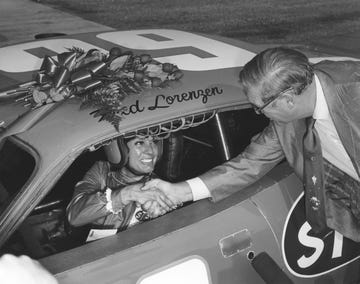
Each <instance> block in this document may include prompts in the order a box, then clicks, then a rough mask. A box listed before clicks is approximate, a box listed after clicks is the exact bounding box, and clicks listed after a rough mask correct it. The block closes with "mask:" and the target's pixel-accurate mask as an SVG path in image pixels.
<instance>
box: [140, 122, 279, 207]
mask: <svg viewBox="0 0 360 284" xmlns="http://www.w3.org/2000/svg"><path fill="white" fill-rule="evenodd" d="M284 157H285V156H284V152H283V150H282V147H281V145H280V142H279V139H278V136H277V134H276V131H275V126H274V124H273V123H272V122H271V123H270V124H269V126H268V127H267V128H265V129H264V131H263V132H261V133H260V134H258V135H256V136H254V137H253V138H252V141H251V143H250V145H249V146H248V147H247V148H246V149H245V151H244V152H242V153H241V154H239V155H238V156H237V157H235V158H233V159H231V160H230V161H228V162H225V163H224V164H222V165H220V166H217V167H215V168H213V169H211V170H209V171H208V172H206V173H204V174H202V175H200V176H199V177H197V178H195V179H191V180H188V181H187V182H180V183H175V184H172V183H168V182H165V181H162V180H159V179H156V180H152V181H150V182H148V183H147V184H146V185H145V186H144V187H143V190H147V189H150V188H154V187H156V188H159V189H161V190H162V191H163V192H164V193H165V194H166V195H167V196H168V197H169V198H171V199H172V201H173V202H177V203H180V202H186V201H191V200H198V199H201V198H207V197H211V199H212V200H213V201H219V200H221V199H223V198H225V197H227V196H229V195H231V194H233V193H235V192H237V191H239V190H241V189H242V188H245V187H247V186H249V185H251V184H252V183H254V182H255V181H257V180H258V179H260V178H261V177H262V176H264V175H265V174H266V173H267V172H268V171H270V170H271V169H272V168H273V167H274V166H275V165H276V164H278V163H279V162H280V161H281V160H283V159H284ZM199 190H200V193H199Z"/></svg>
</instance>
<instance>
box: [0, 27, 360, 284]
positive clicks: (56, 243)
mask: <svg viewBox="0 0 360 284" xmlns="http://www.w3.org/2000/svg"><path fill="white" fill-rule="evenodd" d="M72 46H76V47H80V48H83V49H85V50H87V49H91V48H97V49H99V50H102V51H104V52H105V51H106V50H110V49H111V48H112V47H114V46H118V47H121V48H123V49H129V50H132V51H133V52H135V53H149V54H151V55H152V57H153V58H155V59H156V60H158V61H159V62H171V63H173V64H176V65H177V66H178V67H179V68H180V69H181V70H182V71H183V74H184V76H183V77H182V78H181V79H180V80H179V81H177V82H174V84H171V85H170V86H169V87H167V88H152V89H148V90H145V91H144V92H143V93H141V94H139V95H131V96H128V97H126V98H125V100H124V105H126V106H128V110H129V111H128V112H127V113H126V114H125V115H124V117H123V119H122V120H121V122H120V125H119V130H116V129H115V128H114V126H113V125H111V124H110V123H108V122H107V121H101V122H99V121H98V119H96V118H94V117H93V116H91V115H90V114H89V113H90V110H80V108H79V106H80V103H79V100H77V99H75V98H70V99H67V100H64V101H61V102H58V103H55V104H48V105H45V106H42V107H39V108H36V109H33V110H29V108H27V107H25V106H24V103H22V102H16V98H12V97H11V95H9V93H8V92H6V90H9V89H12V88H14V87H16V86H20V85H21V84H23V83H24V82H28V81H31V80H32V78H33V76H34V74H35V73H36V72H37V70H38V69H39V68H40V66H41V63H42V60H43V58H44V56H45V55H49V56H55V55H56V54H57V53H61V52H64V51H66V48H69V47H72ZM264 48H265V46H256V45H252V44H248V43H244V42H240V41H237V40H233V39H226V38H220V37H216V36H208V35H201V34H193V33H188V32H183V31H175V30H160V29H159V30H134V31H111V32H104V33H87V34H79V35H71V36H62V37H56V38H48V39H40V40H37V41H33V42H27V43H21V44H18V45H15V46H8V47H3V48H0V62H1V63H0V82H1V90H2V91H3V93H2V94H3V96H2V97H0V100H1V104H0V123H1V127H2V130H1V132H0V139H1V140H0V158H1V159H2V160H1V162H0V164H1V167H0V174H1V175H2V176H1V175H0V180H1V182H0V185H1V187H0V189H1V191H2V192H1V203H0V204H1V206H0V214H1V215H0V247H1V248H2V249H1V251H2V253H4V252H14V253H22V254H28V255H30V256H32V257H34V258H37V259H39V261H40V262H41V263H42V264H43V265H44V266H45V267H46V268H47V269H48V270H50V271H51V272H52V273H53V274H55V275H56V277H57V278H58V280H59V282H60V283H137V284H150V283H168V282H169V281H171V283H185V282H186V283H226V284H230V283H262V282H263V281H264V279H265V280H266V281H267V282H268V283H271V280H269V279H270V278H269V276H268V273H269V270H270V272H271V271H275V270H279V274H278V277H280V278H277V279H281V277H283V278H285V279H291V281H293V283H340V282H342V281H344V280H345V279H348V277H349V275H353V272H354V271H357V266H356V264H357V262H356V259H357V258H358V255H359V249H358V247H357V245H356V243H353V242H351V241H350V240H346V239H344V238H342V236H341V235H340V234H338V233H336V232H333V231H331V232H329V235H328V236H329V237H327V238H326V239H325V240H321V239H318V238H316V237H315V236H312V235H311V234H309V231H310V229H311V228H309V226H308V223H307V222H306V220H305V216H304V208H302V206H303V190H302V183H301V181H300V180H299V179H298V178H297V177H296V176H295V174H294V173H293V172H292V170H291V168H290V167H289V166H288V164H287V163H286V162H285V161H284V162H282V163H280V164H279V165H278V166H277V167H275V168H274V169H273V170H272V171H270V172H269V173H268V174H267V175H266V176H264V177H263V178H261V179H260V180H259V181H258V182H256V183H255V184H253V185H251V186H249V187H248V188H246V189H244V190H239V192H238V193H236V194H234V195H232V196H230V197H228V198H226V199H225V200H223V201H220V202H218V203H213V202H211V201H210V200H207V199H206V200H201V201H197V202H193V203H190V204H187V205H186V206H184V207H182V208H179V209H177V210H174V211H172V212H170V213H168V214H166V215H164V216H161V217H158V218H156V219H153V220H150V221H147V222H144V223H142V224H139V225H136V226H134V227H131V228H129V229H127V230H126V231H123V232H119V233H118V234H116V235H114V236H110V237H106V238H103V239H100V240H97V241H94V242H90V243H86V244H85V243H81V244H75V242H76V236H75V237H74V236H70V234H71V232H70V231H69V230H68V229H67V228H64V226H66V221H64V219H65V213H64V212H65V208H66V205H67V203H68V202H69V200H70V198H71V196H72V192H73V187H74V185H75V183H76V182H77V181H79V180H80V179H81V178H82V175H84V174H85V172H86V171H87V170H88V169H89V168H90V167H91V165H92V164H93V163H94V162H95V161H96V160H98V159H104V158H105V159H106V156H104V153H103V146H104V145H108V144H109V143H110V142H111V141H113V140H114V139H117V137H119V136H132V135H135V134H136V133H140V134H143V133H150V132H151V133H154V132H157V131H159V129H165V130H166V131H165V132H167V133H168V134H169V135H171V137H174V139H179V137H181V138H180V139H181V145H182V148H181V152H180V156H177V157H178V158H177V159H179V160H176V159H175V160H170V159H168V160H167V161H165V160H166V159H164V160H163V161H162V163H163V164H161V165H160V167H159V169H158V170H159V173H160V174H159V175H160V176H161V177H163V178H164V179H170V180H172V181H180V180H184V179H187V178H191V177H195V176H197V175H198V174H200V173H202V172H204V171H206V170H207V169H210V168H211V167H213V166H215V165H217V164H219V163H221V162H224V161H226V160H228V159H230V158H231V157H233V156H235V155H237V154H238V153H240V152H241V151H242V150H243V149H244V148H245V147H246V145H247V144H248V143H249V142H250V139H251V137H252V136H253V135H255V134H256V133H258V132H260V131H261V130H262V129H263V128H264V127H265V126H266V125H267V123H268V120H267V119H266V118H265V117H264V116H257V115H256V114H255V113H254V112H253V110H252V109H251V105H250V104H249V102H248V101H247V98H246V96H245V95H244V94H243V92H242V90H241V88H240V85H239V83H238V73H239V71H240V70H241V68H242V66H244V64H245V63H246V62H247V61H249V60H250V59H251V58H252V57H253V56H254V55H255V54H256V53H257V52H259V51H261V50H262V49H264ZM296 48H298V49H300V50H301V51H303V52H305V53H306V54H307V55H308V56H309V57H310V58H311V60H312V61H313V62H316V61H320V60H322V59H325V58H330V59H334V60H341V59H343V58H347V59H350V60H356V54H354V53H349V56H348V57H346V52H344V51H343V50H342V51H338V52H337V51H336V49H333V50H330V49H329V48H328V49H327V51H326V49H324V51H321V50H319V49H314V48H310V47H309V46H296ZM359 56H360V54H359ZM164 141H166V139H164ZM179 157H181V158H179ZM5 161H6V162H5ZM174 164H175V165H176V168H177V171H176V173H175V174H174V175H172V176H167V174H164V172H165V173H166V172H169V168H171V166H173V165H174ZM161 173H163V174H161ZM10 189H11V190H10ZM64 224H65V225H64ZM68 234H69V235H68ZM74 238H75V241H74ZM254 268H255V269H254ZM264 268H265V269H264ZM270 274H271V273H270ZM270 277H272V276H270ZM269 281H270V282H269ZM274 281H275V280H274ZM273 283H275V282H273Z"/></svg>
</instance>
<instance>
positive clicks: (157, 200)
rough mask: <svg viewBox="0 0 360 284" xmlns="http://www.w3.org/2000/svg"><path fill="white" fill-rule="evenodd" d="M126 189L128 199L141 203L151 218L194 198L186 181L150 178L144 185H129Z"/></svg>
mask: <svg viewBox="0 0 360 284" xmlns="http://www.w3.org/2000/svg"><path fill="white" fill-rule="evenodd" d="M126 191H127V193H126V200H128V201H134V202H136V203H137V204H139V205H141V208H142V209H143V210H144V211H146V212H147V214H148V216H149V217H150V218H156V217H158V216H161V215H164V214H165V213H167V212H169V211H172V210H174V209H176V208H178V207H179V206H182V204H183V203H184V202H186V201H191V200H192V199H193V196H192V193H191V189H190V187H189V186H188V184H187V183H186V182H180V183H169V182H166V181H163V180H161V179H153V180H150V181H148V182H147V183H145V184H144V185H141V184H135V185H133V186H129V187H127V189H126ZM124 193H125V192H124ZM124 197H125V196H124ZM124 201H125V200H124ZM125 203H127V202H126V201H125Z"/></svg>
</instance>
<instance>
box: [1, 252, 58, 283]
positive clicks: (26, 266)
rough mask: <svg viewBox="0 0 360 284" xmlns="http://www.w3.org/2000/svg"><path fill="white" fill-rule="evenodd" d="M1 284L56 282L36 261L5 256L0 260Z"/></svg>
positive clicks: (23, 256) (24, 257)
mask: <svg viewBox="0 0 360 284" xmlns="http://www.w3.org/2000/svg"><path fill="white" fill-rule="evenodd" d="M0 279H1V280H0V282H1V283H2V284H18V283H23V284H25V283H26V284H57V283H58V282H57V280H56V279H55V277H54V276H52V275H51V274H50V273H49V272H48V271H47V270H46V269H45V268H43V267H42V266H41V264H40V263H39V262H37V261H36V260H32V259H31V258H30V257H28V256H25V255H22V256H19V257H17V256H14V255H11V254H5V255H3V256H2V257H1V258H0Z"/></svg>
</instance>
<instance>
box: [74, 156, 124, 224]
mask: <svg viewBox="0 0 360 284" xmlns="http://www.w3.org/2000/svg"><path fill="white" fill-rule="evenodd" d="M107 172H108V171H107V166H106V163H105V162H97V163H95V164H94V166H93V167H92V168H91V169H90V170H89V171H88V172H87V173H86V175H85V176H84V178H83V180H82V181H80V182H78V183H77V185H76V186H75V191H74V195H73V198H72V200H71V201H70V203H69V205H68V207H67V217H68V220H69V223H70V224H71V225H73V226H82V225H85V224H89V223H101V225H114V224H117V223H119V222H121V221H122V220H123V216H122V215H123V212H122V211H121V209H122V207H123V205H122V204H120V203H119V202H116V203H117V204H116V207H117V208H114V209H115V210H117V211H119V212H118V213H117V214H113V213H111V212H110V211H108V210H107V209H106V203H107V200H106V195H105V192H104V191H105V189H106V178H107ZM113 206H114V204H113Z"/></svg>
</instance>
